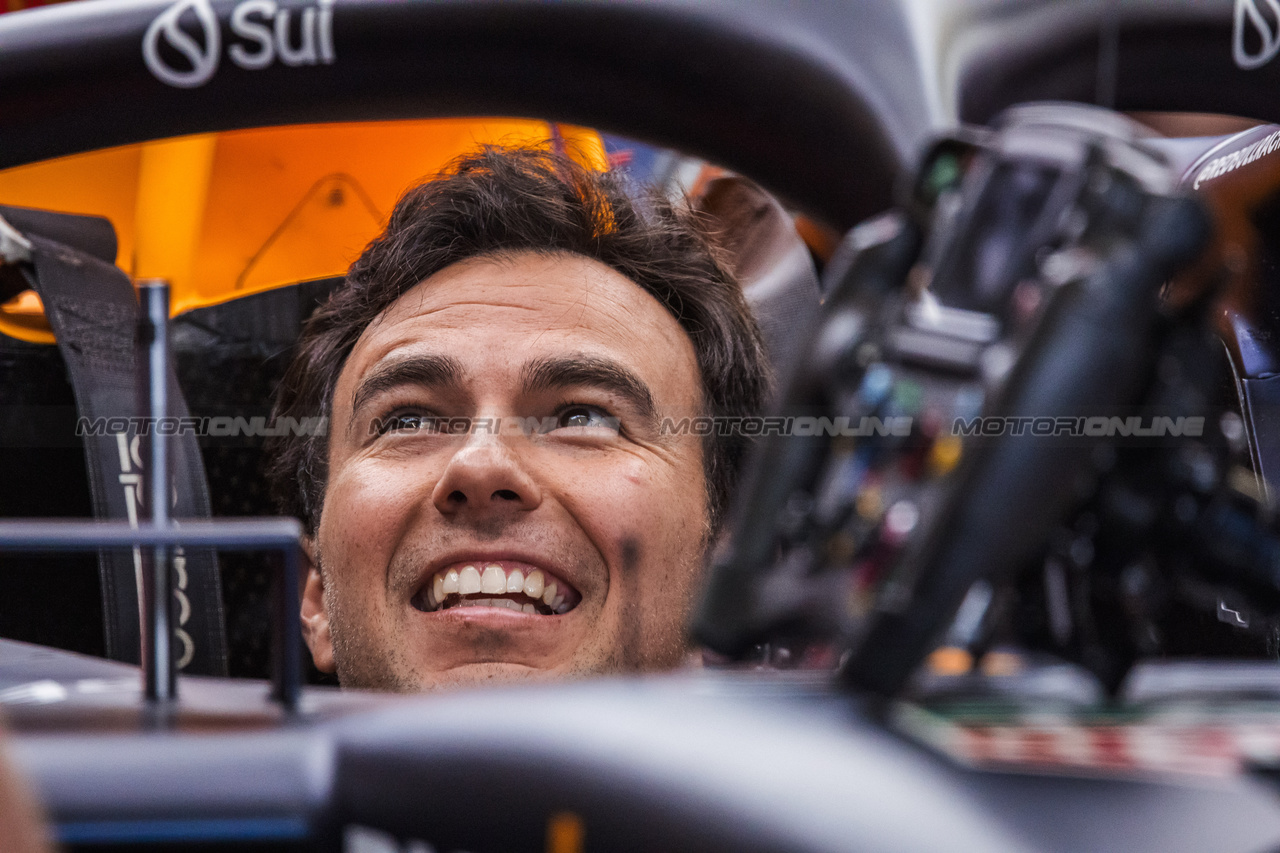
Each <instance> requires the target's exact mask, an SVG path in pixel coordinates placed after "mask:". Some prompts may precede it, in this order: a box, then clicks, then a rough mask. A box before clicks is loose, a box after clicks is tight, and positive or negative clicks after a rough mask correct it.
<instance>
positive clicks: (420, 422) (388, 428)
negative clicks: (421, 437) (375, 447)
mask: <svg viewBox="0 0 1280 853" xmlns="http://www.w3.org/2000/svg"><path fill="white" fill-rule="evenodd" d="M374 432H376V433H377V434H378V435H386V434H387V433H391V432H440V419H439V418H437V417H435V416H433V415H424V414H420V413H417V412H397V413H396V414H393V415H388V416H386V417H385V418H379V419H378V420H377V421H375V422H374Z"/></svg>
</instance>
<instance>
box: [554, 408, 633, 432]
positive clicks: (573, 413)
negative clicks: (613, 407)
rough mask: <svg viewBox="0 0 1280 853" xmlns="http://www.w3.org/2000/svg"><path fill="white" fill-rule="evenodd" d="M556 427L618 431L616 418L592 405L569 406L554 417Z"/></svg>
mask: <svg viewBox="0 0 1280 853" xmlns="http://www.w3.org/2000/svg"><path fill="white" fill-rule="evenodd" d="M556 428H557V429H601V428H603V429H611V430H613V431H614V432H617V431H618V428H619V424H618V419H617V418H615V417H613V416H612V415H610V414H609V413H608V412H604V411H601V410H600V409H597V408H596V407H594V406H569V407H568V408H566V409H563V410H561V412H560V414H559V416H558V417H557V418H556Z"/></svg>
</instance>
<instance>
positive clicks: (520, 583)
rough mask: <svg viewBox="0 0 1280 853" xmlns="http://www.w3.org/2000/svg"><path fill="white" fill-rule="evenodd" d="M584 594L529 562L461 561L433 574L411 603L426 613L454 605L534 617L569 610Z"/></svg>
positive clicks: (554, 614)
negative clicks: (500, 609)
mask: <svg viewBox="0 0 1280 853" xmlns="http://www.w3.org/2000/svg"><path fill="white" fill-rule="evenodd" d="M581 600H582V596H580V595H579V594H578V591H577V590H575V589H574V588H573V587H571V586H569V584H567V583H565V581H564V580H562V579H560V578H558V577H555V576H554V575H552V574H551V573H550V572H546V571H544V570H542V569H535V568H533V567H532V566H528V565H519V564H505V565H504V564H503V563H500V562H475V563H460V564H456V565H453V566H449V567H448V568H444V569H441V570H440V571H438V572H436V573H435V574H434V575H432V576H431V577H430V578H429V579H428V580H427V582H426V583H425V584H423V586H422V588H421V589H420V590H418V592H417V594H416V595H414V596H413V599H412V604H413V606H414V607H416V608H417V609H418V610H421V611H422V612H424V613H435V612H437V611H441V610H450V609H452V608H454V607H500V608H506V609H508V610H514V611H517V612H522V613H528V614H530V615H533V616H558V615H561V614H564V613H568V612H569V611H570V610H572V609H573V608H574V607H577V606H578V602H579V601H581Z"/></svg>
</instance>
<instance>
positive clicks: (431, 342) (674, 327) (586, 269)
mask: <svg viewBox="0 0 1280 853" xmlns="http://www.w3.org/2000/svg"><path fill="white" fill-rule="evenodd" d="M555 352H565V353H567V352H573V353H586V354H589V355H592V356H595V357H598V358H600V359H613V360H615V361H618V362H620V363H625V364H627V365H628V366H629V367H630V368H631V369H632V370H634V371H636V372H637V373H639V374H641V375H648V376H650V377H652V378H653V379H655V380H661V379H666V380H668V381H671V380H674V381H675V382H677V383H678V384H684V383H683V382H682V380H685V379H687V380H690V381H691V382H692V387H691V389H690V390H692V392H693V395H694V397H700V396H701V395H700V384H701V383H700V382H699V381H698V375H697V367H696V358H695V355H694V350H693V344H692V342H691V341H690V340H689V337H688V335H687V334H686V333H685V331H684V330H683V328H681V326H680V324H679V323H678V322H677V321H676V319H675V317H673V316H672V315H671V313H670V312H669V311H667V310H666V308H664V307H663V306H662V305H661V304H660V303H659V302H658V301H657V300H656V299H655V298H654V297H653V296H652V295H651V294H649V293H648V292H646V291H645V290H644V289H643V288H641V287H640V286H639V285H638V284H636V283H635V282H634V281H632V280H631V279H629V278H627V277H625V276H623V275H622V274H621V273H619V272H617V271H616V270H613V269H612V268H610V267H608V266H606V265H604V264H602V263H600V262H598V261H595V260H593V259H590V258H587V257H584V256H580V255H574V254H569V253H532V252H521V253H511V254H505V255H499V256H483V257H476V258H470V259H467V260H465V261H461V262H458V263H456V264H453V265H451V266H449V267H447V268H445V269H444V270H441V271H440V272H438V273H436V274H434V275H432V276H430V277H429V278H427V279H426V280H425V281H423V282H422V283H420V284H418V285H417V286H416V287H414V288H412V289H410V290H409V291H408V292H406V293H405V294H403V295H402V296H400V297H399V298H398V299H397V300H396V301H395V302H394V303H392V304H391V305H390V306H389V307H388V308H387V309H386V310H385V311H383V312H382V314H381V315H379V317H378V318H377V319H376V320H375V321H374V322H373V323H371V324H370V325H369V327H368V328H367V329H366V330H365V332H364V334H363V335H362V336H361V337H360V339H359V341H357V343H356V345H355V347H354V348H353V350H352V353H351V355H350V357H349V358H348V359H347V363H346V365H345V366H344V369H343V377H342V379H341V380H340V382H339V386H340V387H341V386H343V385H348V386H349V385H350V383H352V382H356V381H360V379H361V378H363V377H364V376H366V375H367V374H368V373H369V372H370V371H373V370H376V369H380V368H381V367H382V366H383V365H384V364H385V363H386V362H391V361H396V360H399V359H403V358H405V357H408V356H410V355H412V354H415V353H418V354H432V355H439V356H444V357H449V358H453V359H455V360H456V361H457V362H458V363H459V367H460V368H461V369H460V370H459V371H458V374H457V375H458V378H459V379H467V378H471V377H470V374H472V373H473V368H475V367H476V362H477V360H480V361H483V362H484V363H485V366H486V367H487V368H488V369H489V370H490V371H492V370H493V369H505V372H507V373H509V374H510V375H511V377H512V378H516V377H517V376H518V375H519V374H521V372H522V371H523V370H525V369H526V368H527V365H528V364H529V363H530V362H532V361H534V360H537V359H539V358H545V357H546V356H547V354H548V353H555ZM350 390H351V389H350V388H348V391H350ZM681 396H683V395H681Z"/></svg>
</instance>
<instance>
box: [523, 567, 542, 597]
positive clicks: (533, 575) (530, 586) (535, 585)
mask: <svg viewBox="0 0 1280 853" xmlns="http://www.w3.org/2000/svg"><path fill="white" fill-rule="evenodd" d="M542 583H543V579H542V570H541V569H534V570H533V571H531V572H529V577H527V578H525V579H524V594H525V595H527V596H529V597H530V598H533V599H538V598H542Z"/></svg>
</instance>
